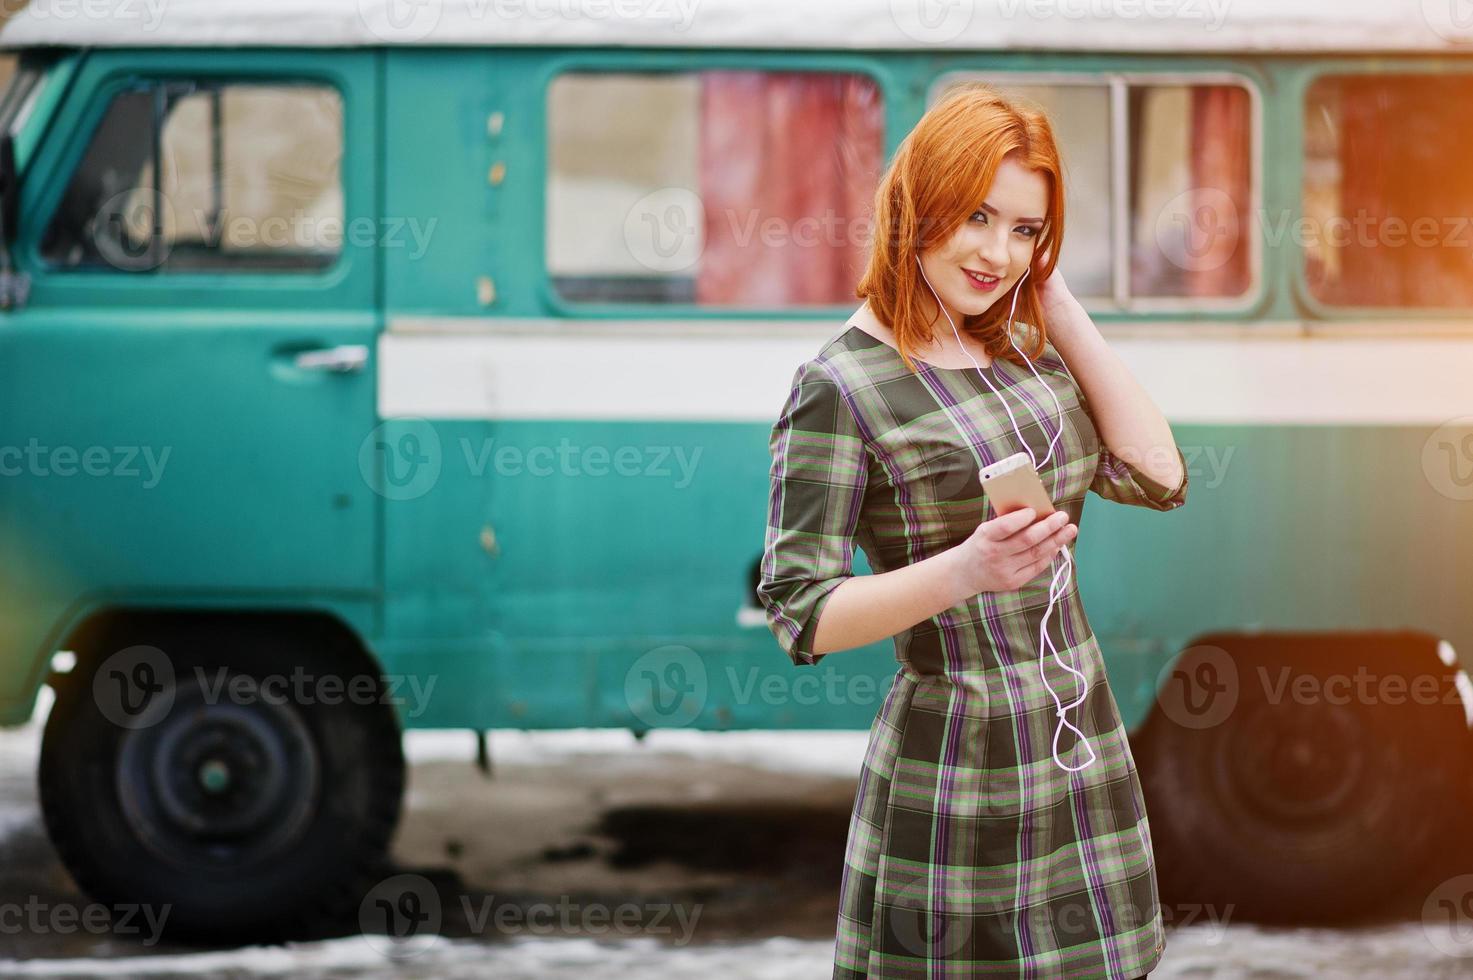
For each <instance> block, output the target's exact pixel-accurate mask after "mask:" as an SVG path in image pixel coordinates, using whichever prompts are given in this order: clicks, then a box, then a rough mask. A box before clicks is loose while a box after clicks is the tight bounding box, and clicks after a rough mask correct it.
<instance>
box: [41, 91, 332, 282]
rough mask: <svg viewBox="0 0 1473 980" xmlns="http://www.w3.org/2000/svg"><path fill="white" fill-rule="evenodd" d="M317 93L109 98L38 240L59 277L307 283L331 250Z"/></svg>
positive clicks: (328, 153) (326, 96) (323, 102)
mask: <svg viewBox="0 0 1473 980" xmlns="http://www.w3.org/2000/svg"><path fill="white" fill-rule="evenodd" d="M342 154H343V106H342V99H341V96H340V95H339V94H338V92H337V91H336V90H335V89H333V88H331V87H329V86H324V85H306V84H290V85H277V84H270V85H267V84H257V83H236V82H209V81H174V80H169V81H162V80H160V81H155V82H150V83H147V84H145V85H142V86H140V87H137V88H134V89H130V90H127V91H124V92H120V93H119V94H117V95H116V96H114V97H113V99H112V101H111V102H110V103H109V105H108V107H107V111H106V113H105V114H104V115H103V117H102V121H101V122H100V123H99V125H98V127H97V129H96V130H95V132H94V133H93V136H92V141H91V143H90V144H89V145H88V147H87V150H86V153H85V154H84V155H83V157H82V161H81V164H80V165H79V166H78V167H77V169H76V171H75V172H74V173H73V174H72V178H71V181H70V183H69V184H68V185H67V188H66V191H65V193H64V195H63V197H62V200H61V203H60V205H59V207H58V208H57V210H56V212H55V214H54V215H53V216H52V218H51V221H50V223H49V224H48V225H47V227H46V231H45V234H44V235H43V237H42V240H41V254H42V256H43V257H44V258H45V259H46V260H47V261H48V262H50V263H51V264H53V265H55V266H58V267H60V268H63V269H92V270H98V271H127V272H149V271H159V272H192V271H202V272H228V271H242V272H259V271H267V270H271V271H280V272H312V271H316V270H321V269H324V268H326V267H328V266H330V265H332V264H333V262H334V261H335V259H336V257H337V255H338V254H339V253H340V252H341V250H342V237H343V188H342V175H341V165H342Z"/></svg>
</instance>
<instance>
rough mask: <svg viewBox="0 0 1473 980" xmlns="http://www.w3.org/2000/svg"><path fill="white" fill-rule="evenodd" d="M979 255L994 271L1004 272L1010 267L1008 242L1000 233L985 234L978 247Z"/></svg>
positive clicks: (988, 267)
mask: <svg viewBox="0 0 1473 980" xmlns="http://www.w3.org/2000/svg"><path fill="white" fill-rule="evenodd" d="M977 257H978V258H979V259H980V260H981V261H982V262H983V264H984V265H985V266H986V268H987V269H988V270H990V271H992V272H997V273H1004V272H1006V271H1007V268H1008V258H1009V256H1008V243H1007V239H1006V238H1005V237H1004V236H1002V235H1000V234H991V233H989V234H988V235H986V236H984V237H983V239H982V241H981V243H980V244H979V245H978V247H977Z"/></svg>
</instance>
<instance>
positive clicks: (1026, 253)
mask: <svg viewBox="0 0 1473 980" xmlns="http://www.w3.org/2000/svg"><path fill="white" fill-rule="evenodd" d="M1047 212H1048V179H1047V178H1046V177H1045V176H1044V174H1043V173H1042V172H1040V171H1037V170H1030V169H1028V168H1027V167H1025V166H1023V165H1022V164H1021V163H1019V162H1018V161H1017V160H1016V159H1014V158H1013V157H1012V156H1006V157H1003V159H1002V162H1001V163H1000V164H998V168H997V173H996V175H995V176H994V177H993V179H992V186H991V187H990V188H988V191H987V195H986V199H985V200H984V201H981V202H979V206H978V208H977V210H976V211H975V212H973V213H972V215H971V216H970V217H968V218H967V220H966V221H963V222H962V223H961V226H960V227H958V228H957V230H956V231H955V232H954V233H953V234H952V236H951V239H950V240H949V241H947V242H945V243H944V244H942V245H938V246H936V247H935V248H932V249H931V250H930V251H928V252H924V253H922V254H921V269H922V270H923V271H924V272H925V274H926V279H927V280H928V281H929V282H930V283H931V288H932V289H934V290H935V291H936V293H937V294H938V295H939V296H940V297H941V302H942V303H943V304H944V305H945V307H946V309H947V312H949V313H950V314H951V316H952V318H953V319H954V320H955V321H956V324H957V326H958V328H960V326H961V323H962V320H961V318H962V317H963V316H976V315H977V314H979V313H985V312H986V311H987V308H988V307H990V306H991V305H992V304H993V303H996V302H997V301H998V300H999V299H1002V298H1004V297H1006V296H1007V294H1008V290H1009V289H1011V288H1012V286H1013V284H1014V283H1016V282H1017V281H1018V280H1019V279H1021V278H1022V277H1023V272H1024V270H1025V269H1027V268H1028V263H1029V262H1030V261H1031V260H1032V258H1033V249H1034V245H1035V244H1036V242H1035V239H1036V238H1037V237H1038V234H1039V231H1040V230H1041V228H1042V225H1043V218H1044V217H1045V215H1046V214H1047ZM925 295H927V298H933V297H931V296H930V294H929V293H926V294H925ZM1008 302H1010V303H1011V302H1012V300H1011V299H1009V300H1008ZM936 318H937V320H943V318H942V317H941V316H940V314H939V313H938V314H936ZM943 322H944V321H943Z"/></svg>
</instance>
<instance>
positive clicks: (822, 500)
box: [758, 326, 1187, 978]
mask: <svg viewBox="0 0 1473 980" xmlns="http://www.w3.org/2000/svg"><path fill="white" fill-rule="evenodd" d="M919 367H920V371H919V373H917V374H912V373H911V372H910V371H909V369H907V368H906V366H905V362H904V361H902V360H901V358H900V354H899V352H897V351H896V350H895V349H894V348H892V347H890V346H889V345H888V344H885V343H884V342H882V341H880V340H879V339H877V338H875V337H873V336H871V335H870V334H868V333H866V332H864V331H863V330H860V329H859V328H858V327H852V326H851V327H848V328H847V329H846V330H844V331H843V332H842V333H840V334H838V335H836V336H835V337H833V338H832V339H831V340H830V341H829V342H828V343H827V344H826V345H825V346H824V347H823V349H822V350H821V351H820V352H819V353H818V355H817V356H816V357H814V358H812V359H810V360H808V361H806V362H804V363H803V364H801V365H800V366H799V367H798V370H797V372H796V374H795V375H794V378H793V385H792V390H791V392H790V393H789V395H788V399H787V402H786V403H785V404H784V405H783V407H782V411H781V414H780V416H779V418H778V420H777V423H776V424H775V425H774V426H773V428H772V437H771V450H772V470H771V497H770V501H769V506H768V517H767V534H766V550H765V553H764V555H763V559H762V574H761V582H760V585H759V589H758V592H759V597H760V599H761V601H762V604H763V605H764V607H765V608H766V610H767V621H768V624H769V626H770V628H771V629H772V632H773V635H774V636H776V637H777V640H778V642H779V644H780V645H781V646H782V648H783V650H785V651H786V652H787V654H788V656H789V657H790V658H791V659H792V661H793V663H794V664H796V665H805V664H806V665H818V664H819V663H820V662H821V661H823V660H824V659H826V658H827V657H828V656H830V654H818V655H815V654H814V653H813V652H812V643H813V632H814V627H815V624H816V623H817V622H818V617H819V612H820V611H821V610H822V609H823V607H824V604H825V602H826V601H827V600H828V597H829V595H830V594H831V593H832V592H833V590H834V588H835V587H837V586H838V585H839V584H840V583H841V582H843V581H844V579H845V578H847V577H849V576H851V575H852V574H853V571H852V567H851V562H852V559H853V557H854V544H855V543H858V545H859V546H860V547H862V548H863V549H864V551H865V554H866V555H867V556H868V558H869V562H870V566H871V568H873V569H874V571H875V572H876V573H883V572H886V571H889V570H891V569H895V568H900V567H902V566H905V565H910V564H912V563H914V562H917V561H920V560H922V559H924V558H928V557H930V556H932V555H935V554H938V553H940V552H942V551H944V550H946V549H947V548H950V547H952V546H953V545H956V544H958V543H959V542H961V541H962V540H964V539H965V538H966V537H967V536H968V535H970V534H971V533H972V532H973V531H974V530H975V529H976V526H977V524H978V523H980V522H982V521H986V520H990V519H992V518H993V517H995V516H997V514H996V512H995V511H994V510H993V508H992V506H991V504H990V502H989V501H988V500H987V498H986V497H985V495H984V494H983V492H982V487H981V483H980V481H979V476H978V470H979V468H980V467H982V466H985V465H987V464H988V463H992V462H995V461H997V460H999V459H1002V458H1004V457H1006V456H1010V455H1012V454H1013V453H1015V452H1018V451H1019V450H1020V449H1021V448H1022V447H1021V446H1020V445H1019V443H1018V437H1017V434H1016V433H1015V432H1014V431H1013V428H1012V425H1011V424H1010V423H1009V421H1008V415H1007V412H1006V411H1005V410H1004V408H1003V407H1002V405H1001V404H1000V403H999V401H998V396H997V395H995V394H993V392H992V391H991V390H990V389H989V388H988V387H987V385H986V384H985V383H984V382H983V381H982V379H981V378H980V377H978V375H977V371H976V369H975V368H971V367H968V368H965V369H960V368H958V369H950V368H935V367H931V366H929V365H919ZM1034 367H1035V368H1036V369H1037V370H1038V372H1039V375H1040V376H1041V377H1042V382H1040V381H1039V380H1038V379H1035V378H1034V376H1033V374H1032V373H1031V372H1030V371H1029V370H1028V369H1027V368H1026V367H1019V366H1017V365H1015V364H1011V363H1008V362H1006V361H1003V360H1002V359H995V360H994V362H993V363H992V364H991V365H989V366H988V367H987V368H986V369H985V370H986V371H987V372H988V375H989V377H990V378H991V379H992V382H993V385H994V386H996V387H997V388H998V389H999V390H1000V391H1002V392H1003V393H1004V395H1006V396H1007V398H1008V400H1009V404H1010V405H1011V406H1012V408H1013V413H1014V415H1015V417H1016V418H1017V420H1018V425H1019V427H1020V428H1021V429H1022V430H1023V434H1024V436H1025V437H1026V438H1027V441H1028V444H1029V446H1030V447H1031V448H1032V450H1033V452H1034V455H1035V456H1036V458H1038V459H1039V460H1042V459H1043V454H1044V453H1045V451H1046V450H1047V446H1048V439H1049V435H1050V433H1052V432H1054V431H1056V430H1055V425H1056V413H1055V409H1054V404H1053V401H1052V399H1050V398H1049V397H1048V394H1047V393H1046V392H1045V391H1044V390H1043V388H1042V385H1044V384H1046V385H1048V386H1049V387H1050V388H1052V389H1053V391H1054V394H1055V395H1056V396H1057V397H1058V400H1059V404H1060V406H1061V407H1062V408H1063V410H1064V415H1065V418H1064V430H1063V434H1062V436H1060V438H1059V440H1058V442H1057V444H1056V445H1055V448H1054V455H1053V457H1052V458H1051V459H1050V460H1049V461H1048V462H1047V463H1045V464H1044V465H1043V466H1042V467H1041V473H1040V475H1041V476H1042V478H1043V483H1044V487H1045V488H1046V489H1047V490H1048V491H1049V497H1050V499H1051V500H1052V501H1053V502H1054V505H1055V506H1056V507H1059V508H1061V509H1063V510H1065V511H1067V512H1068V514H1069V517H1070V519H1071V520H1072V521H1074V522H1075V523H1078V522H1079V520H1080V515H1081V512H1082V511H1083V508H1084V494H1085V491H1086V490H1093V491H1094V492H1095V493H1096V494H1098V495H1100V496H1101V497H1105V498H1107V499H1109V500H1113V501H1116V502H1119V503H1123V504H1131V505H1135V506H1140V507H1149V508H1152V509H1154V510H1170V509H1172V508H1174V507H1179V506H1181V504H1182V503H1184V502H1185V500H1186V489H1187V488H1186V479H1185V477H1183V480H1182V484H1181V485H1180V486H1178V487H1177V488H1176V489H1175V490H1172V489H1170V488H1168V487H1165V486H1162V485H1161V484H1159V483H1157V482H1156V481H1154V480H1152V479H1151V478H1150V477H1148V476H1147V475H1145V474H1144V473H1143V472H1141V471H1140V470H1139V469H1137V468H1136V467H1134V466H1131V465H1129V464H1127V463H1126V462H1125V461H1124V460H1122V459H1121V458H1120V457H1118V456H1116V455H1115V454H1113V453H1111V452H1110V450H1109V449H1108V447H1106V446H1105V445H1104V444H1103V443H1101V441H1100V439H1099V436H1098V434H1097V432H1096V429H1095V426H1094V424H1093V421H1092V419H1091V417H1090V415H1089V411H1088V404H1087V402H1086V401H1085V400H1084V395H1083V393H1082V391H1080V389H1079V388H1078V386H1077V385H1076V384H1075V383H1074V380H1073V379H1072V377H1070V376H1069V375H1068V374H1067V373H1065V371H1064V367H1063V362H1062V360H1061V358H1060V356H1059V354H1058V352H1057V351H1056V350H1055V349H1054V347H1053V345H1052V344H1050V345H1048V346H1047V347H1046V348H1045V350H1044V352H1043V354H1042V355H1041V356H1040V357H1039V358H1038V360H1036V361H1035V362H1034ZM1025 403H1026V405H1027V406H1030V407H1031V408H1032V411H1033V412H1037V413H1038V415H1039V416H1041V417H1042V418H1043V419H1044V421H1045V423H1046V425H1047V429H1045V428H1043V427H1041V426H1040V425H1039V422H1038V421H1037V419H1036V418H1035V417H1034V415H1033V414H1032V412H1030V411H1029V410H1028V408H1025V407H1024V404H1025ZM1182 463H1183V471H1184V472H1185V458H1184V457H1183V459H1182ZM1067 547H1070V548H1072V547H1073V544H1072V543H1071V544H1070V545H1068V546H1067ZM1062 561H1063V559H1062V557H1057V558H1055V567H1057V565H1058V563H1060V562H1062ZM1050 577H1051V573H1050V571H1045V572H1043V573H1042V574H1040V575H1039V576H1038V577H1037V578H1036V579H1034V580H1033V581H1031V582H1029V583H1027V584H1026V585H1024V586H1023V587H1022V588H1020V589H1018V590H1016V591H1013V592H984V593H982V594H980V595H978V596H976V597H974V598H972V599H969V600H968V601H966V602H964V603H961V604H959V605H956V606H953V607H952V608H950V609H948V610H946V611H944V612H942V613H940V614H939V615H937V616H935V617H933V618H931V619H928V620H925V621H924V622H921V623H918V624H916V625H915V626H913V627H911V628H909V629H906V630H904V631H902V632H900V633H899V634H897V635H896V636H895V638H894V639H895V654H896V659H897V661H898V662H899V670H898V671H897V672H896V674H895V678H894V682H893V684H892V686H891V688H890V691H889V693H888V695H887V696H886V698H885V700H884V703H883V705H882V706H881V708H880V710H879V713H878V715H877V717H876V718H875V721H874V725H873V727H872V728H871V731H870V737H869V743H868V748H867V749H866V752H865V759H864V766H863V769H862V771H861V773H860V777H859V787H858V791H857V793H856V796H855V801H854V811H853V815H852V817H851V819H850V823H849V838H848V844H847V846H846V848H845V856H844V871H843V878H842V883H841V887H840V909H839V920H838V929H837V942H836V946H835V960H834V974H833V975H834V976H835V977H836V978H837V977H896V978H899V977H920V978H932V977H979V976H1008V977H1017V976H1022V977H1059V976H1068V977H1108V978H1131V977H1135V976H1138V975H1140V974H1143V973H1146V972H1147V971H1149V970H1150V969H1152V968H1154V967H1155V966H1156V964H1157V962H1158V961H1159V960H1160V958H1161V952H1162V949H1163V948H1164V946H1165V931H1164V928H1163V924H1162V920H1161V914H1160V909H1159V905H1158V898H1157V890H1156V867H1155V863H1154V858H1153V855H1152V851H1151V832H1150V827H1149V825H1148V823H1147V820H1146V813H1145V803H1144V800H1143V799H1142V796H1141V788H1140V781H1139V779H1138V778H1137V775H1136V769H1135V761H1134V759H1133V757H1132V756H1131V752H1130V746H1129V744H1128V742H1127V741H1126V733H1125V728H1124V725H1123V724H1122V722H1121V719H1120V715H1119V711H1118V708H1117V706H1116V703H1115V698H1114V695H1113V694H1112V693H1111V691H1110V688H1109V686H1108V683H1107V679H1106V675H1105V668H1104V664H1103V662H1102V660H1101V654H1100V647H1099V644H1098V643H1097V642H1096V640H1095V637H1094V634H1093V632H1092V631H1091V629H1090V625H1089V622H1088V620H1087V619H1086V618H1085V614H1084V607H1083V606H1082V604H1081V602H1080V597H1079V591H1078V583H1077V581H1073V580H1071V582H1070V585H1069V589H1068V591H1067V593H1066V595H1065V596H1064V597H1063V598H1062V599H1061V600H1060V601H1059V603H1058V605H1057V606H1056V607H1055V609H1054V612H1053V615H1052V617H1051V618H1050V619H1049V623H1048V629H1049V635H1050V636H1051V637H1052V638H1053V641H1054V646H1055V648H1056V649H1057V650H1058V653H1059V656H1060V657H1062V658H1064V659H1065V660H1066V661H1069V662H1070V663H1071V664H1072V665H1073V666H1074V667H1075V669H1077V670H1078V671H1080V672H1081V673H1083V674H1084V675H1085V676H1086V677H1088V679H1089V690H1088V695H1087V697H1086V699H1085V701H1084V702H1083V703H1082V704H1080V705H1079V706H1078V707H1076V708H1072V709H1070V710H1069V713H1068V716H1067V717H1068V719H1069V721H1070V722H1071V723H1072V724H1074V725H1075V726H1077V727H1078V728H1079V729H1081V730H1082V731H1083V732H1084V733H1085V734H1086V736H1087V737H1088V738H1089V740H1090V743H1091V745H1093V747H1094V750H1095V755H1096V759H1095V761H1094V762H1093V763H1092V764H1091V765H1089V766H1088V767H1087V768H1085V769H1083V770H1082V771H1080V772H1076V773H1072V774H1071V773H1068V772H1065V771H1064V770H1062V769H1061V768H1059V767H1058V766H1057V765H1055V763H1054V761H1053V754H1052V744H1053V738H1054V731H1055V728H1056V725H1057V723H1058V718H1057V714H1056V707H1055V704H1054V700H1053V696H1052V695H1050V693H1049V691H1048V689H1047V688H1046V687H1045V686H1044V684H1043V682H1042V680H1041V679H1040V676H1039V673H1040V661H1039V642H1040V633H1039V626H1040V622H1041V620H1042V617H1043V613H1044V610H1045V608H1046V607H1047V605H1048V586H1049V579H1050ZM1071 579H1072V576H1071ZM841 659H842V656H841ZM1045 665H1046V666H1045V669H1046V671H1047V672H1048V680H1049V684H1050V686H1052V688H1053V689H1054V691H1055V692H1056V693H1057V695H1058V697H1059V699H1060V701H1061V702H1062V703H1063V704H1064V705H1068V704H1070V703H1071V702H1073V701H1075V700H1077V699H1078V697H1079V687H1078V679H1077V677H1075V676H1074V675H1072V674H1070V673H1068V672H1067V671H1065V670H1064V669H1063V668H1062V667H1060V666H1059V665H1058V664H1057V663H1055V662H1054V661H1053V658H1052V656H1050V657H1049V658H1048V659H1047V660H1046V661H1045ZM830 666H833V665H830ZM1058 747H1059V758H1060V759H1061V760H1062V761H1063V763H1064V764H1065V765H1067V766H1070V767H1077V766H1080V765H1083V764H1084V763H1085V762H1087V761H1088V760H1089V751H1088V749H1087V748H1085V747H1084V746H1082V745H1079V744H1078V737H1077V736H1076V735H1075V734H1074V733H1073V732H1072V731H1070V730H1069V729H1068V728H1065V729H1064V731H1063V733H1062V735H1061V736H1060V738H1059V743H1058Z"/></svg>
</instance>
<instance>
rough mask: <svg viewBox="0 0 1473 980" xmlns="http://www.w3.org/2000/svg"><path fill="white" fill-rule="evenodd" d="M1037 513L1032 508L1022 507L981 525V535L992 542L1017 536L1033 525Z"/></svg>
mask: <svg viewBox="0 0 1473 980" xmlns="http://www.w3.org/2000/svg"><path fill="white" fill-rule="evenodd" d="M1036 514H1037V512H1036V511H1035V510H1034V509H1033V508H1032V507H1024V508H1023V509H1022V510H1015V511H1012V512H1010V513H1007V514H1003V515H1002V516H1001V517H994V518H993V519H992V520H990V521H985V522H983V524H982V533H983V534H985V535H986V536H987V537H989V538H991V539H992V540H994V541H1003V540H1006V539H1007V538H1010V537H1012V536H1013V535H1014V534H1017V533H1018V532H1019V531H1021V530H1023V528H1025V527H1027V526H1028V525H1030V524H1032V523H1033V518H1034V516H1035V515H1036Z"/></svg>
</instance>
